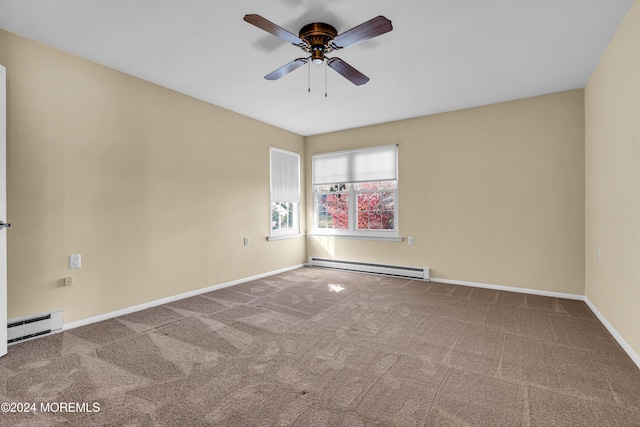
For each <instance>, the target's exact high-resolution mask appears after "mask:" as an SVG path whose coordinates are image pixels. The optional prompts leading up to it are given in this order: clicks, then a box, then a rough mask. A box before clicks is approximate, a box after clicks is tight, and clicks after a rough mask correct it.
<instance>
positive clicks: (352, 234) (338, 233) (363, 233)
mask: <svg viewBox="0 0 640 427" xmlns="http://www.w3.org/2000/svg"><path fill="white" fill-rule="evenodd" d="M389 146H390V145H383V146H374V147H366V148H360V149H354V150H343V151H336V152H329V153H318V154H316V156H331V155H335V154H341V153H351V152H358V151H366V150H372V149H376V148H385V147H389ZM392 146H394V147H396V149H397V147H398V145H397V144H393V145H392ZM312 158H313V156H312ZM396 162H398V155H397V153H396ZM311 164H312V168H313V160H312V161H311ZM311 174H312V177H313V174H314V171H313V169H312V171H311ZM312 179H313V178H312ZM380 181H388V180H385V179H381V180H380ZM395 181H396V188H395V195H396V197H395V206H394V214H393V215H394V218H393V220H394V228H393V230H358V227H357V209H356V214H355V215H352V214H351V213H352V212H351V209H350V211H349V214H350V215H349V228H348V229H347V230H345V229H336V228H318V216H317V212H318V199H317V197H316V191H315V185H316V184H315V183H314V182H312V183H311V192H312V198H313V212H312V214H313V221H312V222H313V229H312V230H313V231H312V232H311V233H309V235H310V236H329V237H337V238H353V239H364V240H389V241H400V242H401V241H402V237H400V233H399V229H400V225H399V217H398V207H399V203H398V200H399V185H398V182H399V181H398V165H397V163H396V179H395ZM349 183H350V184H357V183H358V181H354V182H349ZM348 194H349V206H357V200H356V191H355V190H353V189H349V193H348Z"/></svg>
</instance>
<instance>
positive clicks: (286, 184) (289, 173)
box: [271, 148, 300, 203]
mask: <svg viewBox="0 0 640 427" xmlns="http://www.w3.org/2000/svg"><path fill="white" fill-rule="evenodd" d="M271 201H272V202H289V203H300V156H299V155H298V154H296V153H291V152H289V151H284V150H280V149H277V148H271Z"/></svg>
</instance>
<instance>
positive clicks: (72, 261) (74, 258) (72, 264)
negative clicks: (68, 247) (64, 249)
mask: <svg viewBox="0 0 640 427" xmlns="http://www.w3.org/2000/svg"><path fill="white" fill-rule="evenodd" d="M80 267H82V260H81V258H80V254H73V255H69V269H70V270H75V269H78V268H80Z"/></svg>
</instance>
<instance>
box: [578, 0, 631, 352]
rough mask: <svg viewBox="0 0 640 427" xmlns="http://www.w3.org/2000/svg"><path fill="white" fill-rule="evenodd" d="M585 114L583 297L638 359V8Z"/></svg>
mask: <svg viewBox="0 0 640 427" xmlns="http://www.w3.org/2000/svg"><path fill="white" fill-rule="evenodd" d="M585 111H586V114H585V117H586V296H587V298H589V300H590V301H591V302H592V303H593V304H594V305H595V306H596V308H597V309H598V310H599V311H600V312H601V313H602V314H603V315H604V316H605V317H606V318H607V320H608V321H609V322H610V323H611V324H612V325H613V327H614V328H615V329H616V330H617V331H618V332H619V333H620V334H621V335H622V337H623V338H624V339H625V340H626V341H627V343H628V344H629V345H630V346H631V347H632V348H633V349H634V351H635V352H636V353H637V354H640V328H639V326H640V308H639V307H638V306H639V305H640V1H636V2H635V3H634V4H633V6H632V7H631V9H630V11H629V12H628V14H627V16H626V17H625V19H624V21H623V22H622V24H621V25H620V27H619V29H618V31H617V32H616V35H615V36H614V38H613V39H612V41H611V42H610V44H609V46H608V48H607V50H606V51H605V53H604V55H603V56H602V58H601V60H600V63H599V64H598V67H597V68H596V70H595V72H594V73H593V75H592V76H591V79H590V80H589V83H588V85H587V87H586V90H585ZM598 250H600V251H601V255H602V257H601V262H598V261H597V251H598Z"/></svg>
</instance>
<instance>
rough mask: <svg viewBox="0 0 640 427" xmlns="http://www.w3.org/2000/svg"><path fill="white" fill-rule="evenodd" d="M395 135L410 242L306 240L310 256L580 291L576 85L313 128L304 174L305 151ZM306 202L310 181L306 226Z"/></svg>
mask: <svg viewBox="0 0 640 427" xmlns="http://www.w3.org/2000/svg"><path fill="white" fill-rule="evenodd" d="M390 108H392V107H390ZM391 143H397V144H399V170H400V172H399V212H400V213H399V231H400V234H401V235H402V236H404V237H407V236H410V235H411V236H414V237H415V245H414V246H408V245H407V242H406V240H405V241H404V242H402V243H392V242H380V241H367V240H346V239H330V238H318V237H309V238H308V239H307V252H308V255H309V256H330V257H336V258H340V259H349V260H356V261H365V262H385V263H392V264H398V265H408V266H429V267H431V268H432V275H433V276H434V277H438V278H444V279H450V280H463V281H472V282H480V283H488V284H495V285H503V286H514V287H522V288H534V289H540V290H548V291H556V292H564V293H571V294H579V295H582V294H583V292H584V257H583V251H584V99H583V91H582V90H575V91H570V92H563V93H558V94H553V95H547V96H541V97H536V98H530V99H523V100H519V101H514V102H508V103H503V104H497V105H491V106H486V107H480V108H473V109H468V110H463V111H457V112H452V113H447V114H440V115H435V116H428V117H421V118H416V119H411V120H404V121H399V122H394V123H388V124H382V125H377V126H371V127H365V128H360V129H352V130H348V131H343V132H337V133H332V134H326V135H319V136H313V137H309V138H307V149H306V151H307V182H308V183H310V182H311V178H310V176H311V175H310V170H311V164H310V156H311V155H312V154H315V153H321V152H328V151H334V150H343V149H350V148H357V147H366V146H375V145H383V144H391ZM311 208H312V194H311V191H310V188H309V187H308V189H307V228H308V229H309V230H311V227H312V222H311V221H312V216H311V215H312V211H311Z"/></svg>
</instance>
